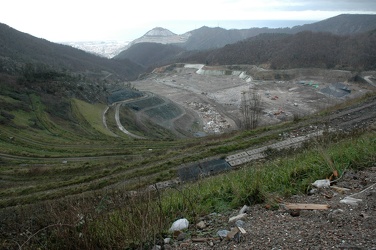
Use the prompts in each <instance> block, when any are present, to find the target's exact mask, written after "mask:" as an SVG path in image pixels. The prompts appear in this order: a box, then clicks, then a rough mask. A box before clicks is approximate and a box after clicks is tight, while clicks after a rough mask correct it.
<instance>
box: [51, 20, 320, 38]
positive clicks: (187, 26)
mask: <svg viewBox="0 0 376 250" xmlns="http://www.w3.org/2000/svg"><path fill="white" fill-rule="evenodd" d="M318 21H320V20H221V21H217V20H206V21H194V20H193V21H176V22H171V21H166V22H156V25H154V26H153V27H152V25H150V28H149V29H146V30H141V29H140V30H139V31H137V32H134V33H133V37H132V38H131V39H126V38H121V37H122V36H124V34H119V38H109V39H97V40H76V41H74V40H66V41H58V42H61V43H66V42H100V41H128V42H130V41H133V40H135V39H137V38H139V37H141V36H143V35H145V34H146V33H147V32H148V31H150V30H152V29H154V28H156V27H161V28H165V29H168V30H170V31H171V32H173V33H175V34H177V35H182V34H184V33H186V32H190V31H193V30H195V29H199V28H201V27H203V26H207V27H211V28H214V27H220V28H224V29H227V30H229V29H250V28H264V27H267V28H271V29H274V28H292V27H294V26H301V25H304V24H310V23H314V22H318ZM125 32H126V31H125ZM124 37H125V36H124ZM128 37H130V36H128Z"/></svg>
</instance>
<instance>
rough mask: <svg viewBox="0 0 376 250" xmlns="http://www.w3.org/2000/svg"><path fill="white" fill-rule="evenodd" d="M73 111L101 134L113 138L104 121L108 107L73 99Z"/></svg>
mask: <svg viewBox="0 0 376 250" xmlns="http://www.w3.org/2000/svg"><path fill="white" fill-rule="evenodd" d="M72 109H73V110H74V111H76V112H75V113H76V114H77V113H78V114H77V115H78V116H83V118H84V119H85V120H86V122H87V123H88V124H89V125H90V126H92V127H93V128H94V129H96V130H97V131H99V132H100V133H102V134H104V135H109V136H113V134H112V133H111V132H110V131H109V130H108V129H106V128H105V127H104V125H103V121H102V114H103V111H104V110H105V109H106V105H104V104H101V103H97V104H90V103H87V102H84V101H82V100H79V99H72Z"/></svg>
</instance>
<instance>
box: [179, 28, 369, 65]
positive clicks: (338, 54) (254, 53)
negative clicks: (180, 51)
mask: <svg viewBox="0 0 376 250" xmlns="http://www.w3.org/2000/svg"><path fill="white" fill-rule="evenodd" d="M177 61H185V62H194V63H205V64H209V65H231V64H256V65H259V64H264V65H266V66H269V67H270V68H272V69H287V68H301V67H320V68H330V69H351V70H369V69H374V68H375V66H376V31H371V32H367V33H363V34H358V35H352V36H350V35H347V36H339V35H334V34H330V33H323V32H312V31H305V32H300V33H298V34H295V35H288V34H262V35H259V36H257V37H253V38H249V39H247V40H244V41H241V42H238V43H235V44H230V45H226V46H224V47H223V48H220V49H217V50H211V51H205V52H201V53H197V54H194V55H189V56H187V57H186V58H179V59H177Z"/></svg>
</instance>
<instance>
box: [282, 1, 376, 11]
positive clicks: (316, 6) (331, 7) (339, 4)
mask: <svg viewBox="0 0 376 250" xmlns="http://www.w3.org/2000/svg"><path fill="white" fill-rule="evenodd" d="M282 1H283V0H282ZM287 2H293V3H294V2H295V3H299V5H298V6H288V7H287V6H286V7H285V8H283V10H291V11H303V10H321V11H376V1H374V0H356V1H354V0H329V1H325V0H300V1H299V0H296V1H287Z"/></svg>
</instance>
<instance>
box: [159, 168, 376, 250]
mask: <svg viewBox="0 0 376 250" xmlns="http://www.w3.org/2000/svg"><path fill="white" fill-rule="evenodd" d="M335 187H341V188H344V189H343V190H342V189H336V188H335ZM349 196H350V197H352V198H355V199H359V200H355V201H357V202H355V203H354V204H348V203H344V201H345V200H346V199H345V198H346V197H349ZM295 203H299V204H322V205H327V206H328V208H327V209H323V210H320V209H312V210H309V209H301V210H300V209H295V210H294V209H288V208H287V207H286V205H288V204H295ZM240 209H241V208H239V210H240ZM239 210H237V211H231V212H229V213H228V214H215V213H213V214H210V215H208V216H205V217H204V218H201V219H202V221H201V223H200V224H196V223H198V222H199V221H197V222H192V223H191V225H190V226H189V228H188V231H185V233H186V234H184V233H183V235H182V236H177V238H175V239H172V241H171V242H170V243H169V244H165V245H163V246H161V248H162V249H359V250H360V249H364V250H365V249H367V250H368V249H376V163H375V164H374V167H372V168H369V169H365V170H359V171H353V170H349V171H347V172H345V173H344V174H343V176H342V177H340V179H339V180H338V181H337V182H336V183H331V186H330V187H329V188H322V189H319V190H317V191H316V192H313V193H312V194H310V195H299V196H293V197H291V198H289V199H287V200H281V201H280V204H279V208H276V209H272V208H271V207H269V206H268V205H255V206H251V207H249V208H248V211H246V213H245V214H244V215H243V216H242V217H243V218H241V219H240V220H235V221H234V222H229V218H231V217H233V216H237V215H239V213H240V212H239ZM240 214H241V213H240ZM236 225H240V226H241V228H243V229H244V230H245V232H244V234H243V233H241V232H238V233H237V234H235V236H231V237H229V238H227V237H220V236H219V235H218V232H219V231H222V232H227V231H229V232H231V230H232V229H233V228H235V227H236ZM223 230H227V231H223ZM236 231H237V230H235V231H234V232H236ZM227 233H228V232H227ZM179 237H180V238H179Z"/></svg>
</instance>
